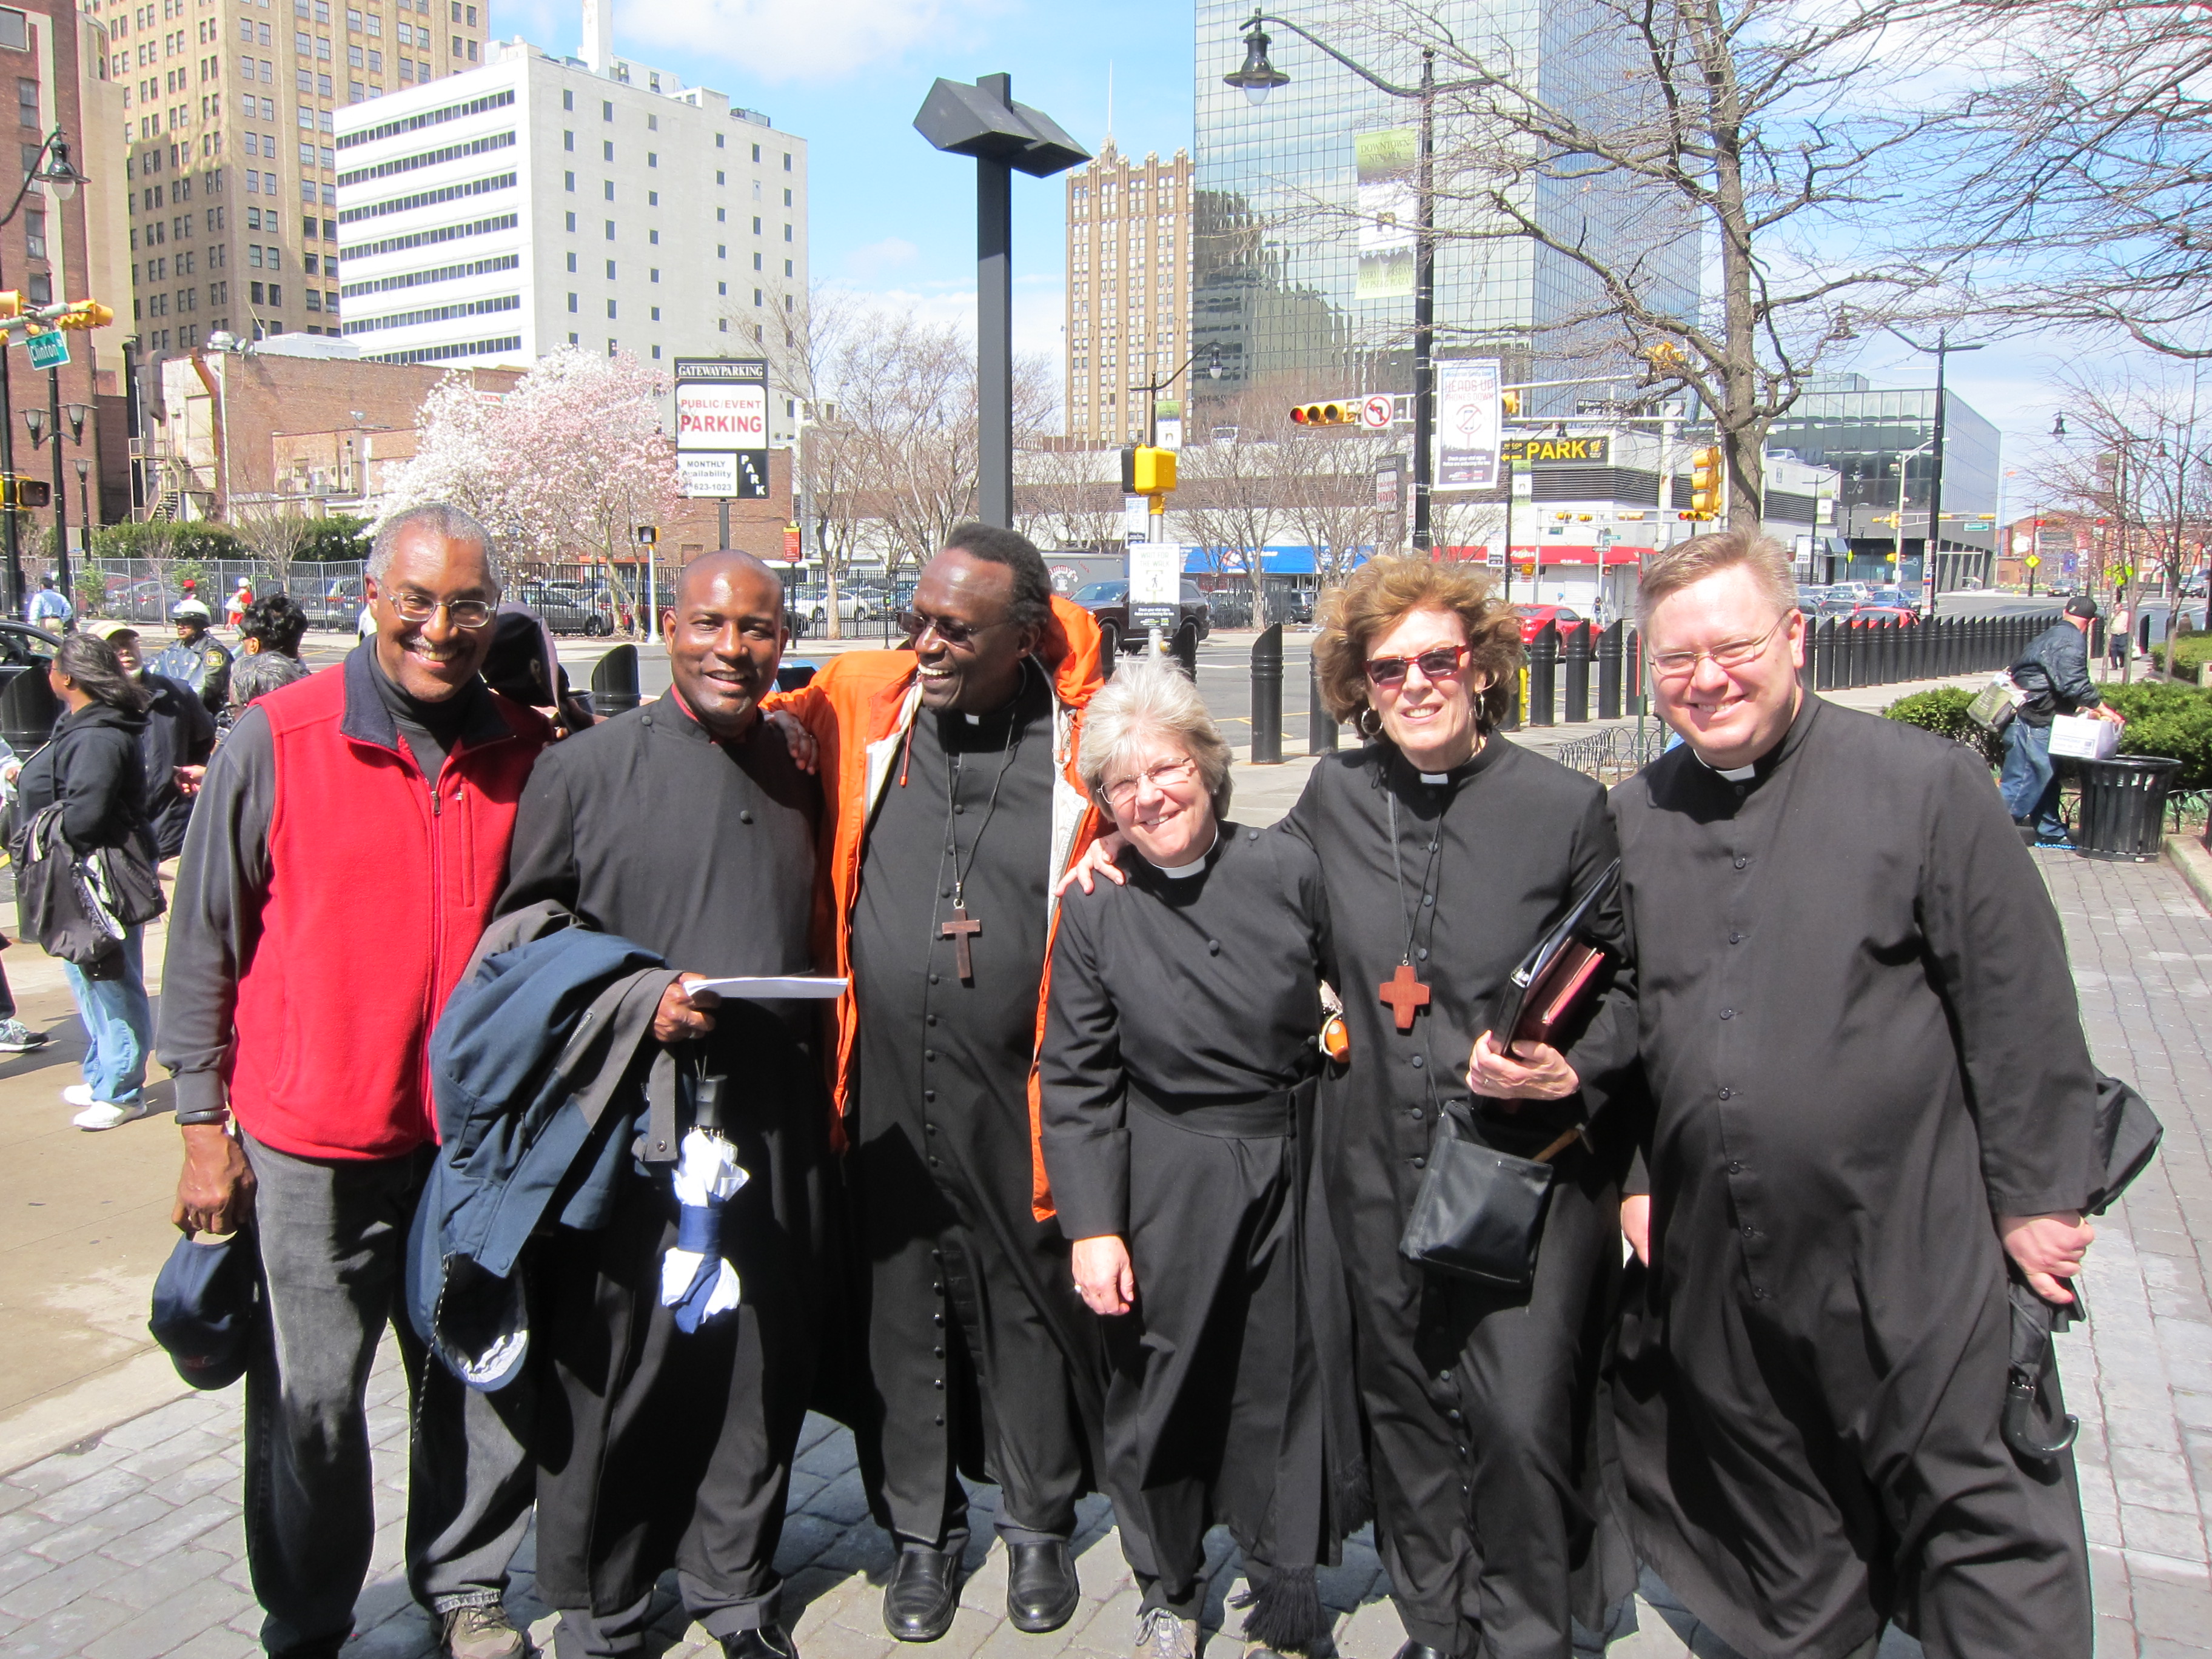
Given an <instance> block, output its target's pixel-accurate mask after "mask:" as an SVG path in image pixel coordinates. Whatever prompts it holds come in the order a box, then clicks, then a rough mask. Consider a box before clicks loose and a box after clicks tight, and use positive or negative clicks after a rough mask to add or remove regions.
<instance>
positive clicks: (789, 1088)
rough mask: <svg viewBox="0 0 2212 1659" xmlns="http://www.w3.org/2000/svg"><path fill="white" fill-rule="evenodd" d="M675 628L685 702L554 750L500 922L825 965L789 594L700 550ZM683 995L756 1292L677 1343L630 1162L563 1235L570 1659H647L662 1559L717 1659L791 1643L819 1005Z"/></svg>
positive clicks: (668, 616)
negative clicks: (766, 702)
mask: <svg viewBox="0 0 2212 1659" xmlns="http://www.w3.org/2000/svg"><path fill="white" fill-rule="evenodd" d="M661 621H662V624H663V631H664V633H665V636H666V638H667V640H668V651H669V666H670V670H671V675H672V677H673V679H674V686H673V689H672V690H671V692H670V694H669V696H666V697H664V698H662V699H660V700H659V702H652V703H648V704H647V705H645V706H644V707H642V708H637V709H635V710H633V711H631V712H630V713H629V714H623V715H619V716H617V718H615V719H613V720H607V721H605V722H603V723H602V724H600V725H599V726H593V727H592V728H591V730H589V731H587V732H580V733H579V734H578V735H576V736H574V737H572V738H568V740H567V741H565V742H563V743H561V744H556V745H555V746H554V747H553V748H552V749H550V750H547V751H546V753H545V755H544V757H542V759H541V760H540V762H539V765H538V769H537V770H536V771H534V772H533V773H532V775H531V779H530V783H529V785H528V787H527V788H526V790H525V792H524V794H523V798H522V804H521V807H520V813H519V815H518V817H517V818H516V820H515V831H514V846H513V855H512V863H511V866H510V874H509V878H508V883H507V890H506V892H505V893H504V894H503V895H502V896H501V900H500V908H501V912H502V913H505V912H507V911H511V910H513V909H517V908H520V907H522V906H524V905H527V904H530V903H532V902H535V901H537V900H540V899H553V900H557V901H558V902H561V903H562V904H563V905H565V906H566V907H567V908H569V909H571V910H573V911H574V912H575V913H576V915H578V916H579V917H580V919H581V920H582V921H583V922H584V924H585V925H586V926H588V927H593V928H596V929H598V930H599V931H602V932H605V933H616V934H619V935H621V936H622V937H623V938H624V939H630V940H632V941H634V942H635V943H636V944H639V945H644V946H646V947H647V949H649V950H652V951H658V952H659V954H660V955H661V956H662V957H664V958H665V960H666V961H667V962H668V963H670V964H671V966H675V967H680V968H683V969H687V970H690V975H692V976H693V977H696V975H702V974H703V975H709V976H714V977H721V976H726V975H783V974H804V973H809V972H811V971H812V970H813V969H814V966H815V963H814V955H813V951H812V949H811V944H810V939H809V924H810V920H811V915H812V889H813V879H814V836H815V834H816V831H817V828H818V825H819V823H820V819H821V796H820V789H819V786H818V785H817V783H816V782H815V781H814V780H813V779H812V778H811V777H808V776H806V775H804V774H803V773H801V772H800V771H799V769H797V768H796V767H795V766H794V765H793V763H792V760H791V758H790V756H789V754H788V753H787V750H786V749H785V746H784V743H783V740H782V738H781V736H780V735H778V734H777V733H776V732H774V731H773V730H771V729H769V728H768V727H766V726H763V723H762V722H761V720H759V718H758V703H759V700H760V698H761V696H762V695H763V693H765V692H767V691H768V690H770V689H771V688H772V687H773V685H774V684H775V669H776V664H777V661H778V659H780V658H781V654H782V649H783V638H784V635H783V594H782V584H781V582H779V581H778V580H776V577H775V574H774V573H773V572H771V571H770V570H769V568H768V567H767V566H766V565H764V564H763V563H761V562H760V561H758V560H757V559H755V558H754V557H752V556H750V554H744V553H731V552H722V553H711V554H708V555H707V556H704V557H702V558H700V559H697V560H695V561H694V562H692V563H691V564H690V565H689V566H687V567H686V568H685V569H684V574H683V575H682V576H681V577H680V578H679V579H678V584H677V589H676V592H675V595H674V598H673V601H672V603H671V605H670V606H669V608H668V609H667V610H666V611H664V612H663V613H662V617H661ZM687 982H688V981H679V982H678V984H677V985H674V986H671V987H670V990H669V994H668V995H667V996H666V997H665V998H664V999H663V1001H662V1004H661V1008H660V1011H659V1018H658V1019H657V1020H656V1022H655V1024H654V1033H655V1035H656V1036H659V1038H660V1039H661V1041H663V1042H669V1043H682V1044H684V1048H681V1049H679V1054H682V1055H683V1056H684V1063H685V1064H687V1065H690V1064H693V1063H696V1064H697V1065H698V1066H699V1068H700V1070H699V1073H698V1074H699V1075H702V1076H721V1077H723V1078H725V1079H727V1081H726V1085H725V1087H724V1089H723V1091H722V1101H723V1109H722V1116H723V1119H724V1121H725V1125H726V1129H725V1133H727V1134H728V1135H729V1136H730V1138H731V1139H732V1140H733V1141H734V1142H735V1144H736V1147H737V1152H738V1163H739V1164H741V1165H742V1166H743V1167H744V1170H746V1171H747V1172H748V1174H749V1175H750V1181H749V1182H747V1183H746V1185H745V1186H744V1187H743V1188H741V1189H740V1190H739V1191H738V1193H737V1194H736V1195H735V1196H734V1197H733V1198H732V1199H731V1200H730V1202H729V1207H728V1210H727V1212H726V1217H725V1219H724V1222H723V1233H722V1255H723V1256H724V1258H725V1259H726V1260H727V1261H729V1262H730V1263H731V1264H732V1266H734V1267H736V1268H737V1270H738V1275H739V1278H740V1279H741V1282H742V1287H743V1300H742V1302H741V1303H740V1304H739V1306H738V1308H737V1309H736V1310H734V1311H732V1312H730V1313H726V1314H724V1315H722V1316H719V1317H716V1318H713V1319H711V1320H709V1321H708V1322H706V1323H705V1324H703V1325H702V1326H701V1327H700V1328H698V1329H697V1330H696V1331H693V1332H688V1333H687V1332H684V1331H682V1330H679V1329H678V1327H677V1324H676V1320H675V1310H673V1309H671V1308H667V1307H664V1306H662V1305H661V1302H660V1294H659V1292H660V1278H661V1258H662V1256H663V1255H664V1254H665V1252H666V1250H667V1249H669V1247H670V1246H671V1245H672V1244H674V1243H676V1240H677V1220H678V1216H677V1211H678V1206H677V1201H676V1198H675V1195H674V1193H673V1190H672V1188H671V1183H670V1180H669V1176H668V1175H667V1174H666V1173H665V1171H662V1172H657V1173H652V1174H647V1173H645V1172H644V1166H641V1165H639V1166H633V1173H632V1174H631V1175H630V1176H629V1178H628V1179H627V1180H626V1181H625V1182H624V1184H623V1188H622V1191H621V1194H620V1197H619V1199H618V1200H617V1206H616V1210H615V1213H614V1215H613V1216H612V1218H611V1220H610V1221H609V1223H608V1225H607V1226H606V1228H605V1231H600V1232H580V1231H579V1232H562V1231H556V1233H555V1234H553V1235H552V1236H551V1237H550V1239H549V1240H548V1241H547V1244H546V1248H545V1250H544V1255H542V1256H541V1257H540V1258H539V1259H538V1264H537V1267H536V1270H535V1274H534V1277H535V1279H536V1291H535V1294H536V1299H537V1304H538V1322H537V1338H538V1346H539V1351H540V1352H541V1353H542V1355H543V1356H544V1358H546V1359H548V1360H550V1366H549V1370H550V1376H549V1377H546V1378H545V1379H544V1381H543V1383H542V1384H541V1386H542V1388H543V1391H544V1396H545V1398H544V1405H543V1407H542V1408H541V1412H540V1420H539V1423H538V1460H539V1474H538V1594H539V1595H542V1596H544V1599H545V1600H546V1601H548V1602H549V1603H550V1604H551V1605H552V1606H554V1607H557V1608H559V1609H560V1611H561V1629H560V1635H559V1646H558V1651H559V1652H560V1654H561V1655H562V1659H568V1656H583V1655H600V1654H621V1653H632V1652H637V1651H640V1650H641V1649H642V1646H643V1644H644V1641H645V1638H646V1635H647V1630H646V1620H647V1614H648V1613H649V1611H650V1603H651V1601H652V1596H653V1583H654V1581H655V1580H656V1579H657V1578H658V1577H659V1576H660V1574H661V1573H662V1572H664V1571H666V1570H667V1569H668V1568H669V1567H670V1566H671V1565H673V1566H675V1567H676V1569H677V1570H678V1581H679V1583H680V1585H681V1587H682V1590H683V1594H684V1605H685V1607H686V1608H687V1609H688V1610H689V1611H690V1613H691V1615H692V1616H693V1617H694V1618H695V1619H696V1620H699V1622H700V1623H702V1625H704V1626H706V1627H707V1630H708V1633H709V1634H711V1635H713V1636H714V1637H715V1638H718V1639H719V1640H720V1643H721V1644H722V1651H723V1652H724V1653H725V1654H726V1655H731V1656H739V1659H793V1651H794V1650H793V1645H792V1642H791V1638H790V1637H789V1635H788V1634H787V1632H786V1631H785V1629H784V1627H783V1625H782V1622H781V1616H780V1612H779V1609H778V1606H777V1590H778V1584H779V1581H778V1579H777V1577H776V1574H775V1568H774V1565H773V1561H774V1558H775V1548H776V1541H777V1540H778V1538H779V1537H780V1536H781V1531H782V1525H783V1510H784V1499H785V1495H786V1492H787V1487H788V1486H789V1484H790V1473H791V1459H792V1456H793V1451H794V1449H795V1448H796V1445H797V1443H798V1438H799V1426H800V1424H801V1422H802V1421H803V1420H804V1418H805V1411H806V1406H807V1399H808V1392H809V1389H810V1386H811V1381H812V1375H813V1367H814V1357H815V1351H816V1346H817V1333H816V1330H815V1324H816V1322H817V1320H818V1319H820V1318H821V1317H823V1307H824V1297H825V1294H826V1291H827V1289H828V1285H827V1283H826V1281H827V1279H828V1274H827V1273H825V1272H824V1269H823V1262H824V1241H823V1237H822V1235H823V1228H824V1225H825V1221H826V1213H827V1212H826V1200H827V1199H828V1197H829V1194H828V1192H827V1191H826V1188H827V1186H828V1183H829V1181H830V1180H831V1178H832V1176H831V1169H830V1164H829V1101H828V1098H827V1095H826V1091H825V1090H824V1087H823V1079H822V1071H821V1059H820V1029H819V1028H820V1024H821V1021H820V1018H819V1013H818V1011H819V1009H820V1006H821V1005H820V1004H818V1003H813V1002H799V1003H785V1004H765V1003H752V1002H743V1001H730V1002H724V1003H720V1005H719V1006H717V1005H716V1004H715V1003H714V1000H713V999H712V996H711V994H707V993H702V994H700V995H699V996H698V997H697V998H696V1000H695V999H693V998H692V997H691V996H690V994H688V993H687V991H686V989H685V985H686V983H687ZM681 1127H682V1126H679V1129H680V1128H681Z"/></svg>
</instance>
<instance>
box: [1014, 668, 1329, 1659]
mask: <svg viewBox="0 0 2212 1659" xmlns="http://www.w3.org/2000/svg"><path fill="white" fill-rule="evenodd" d="M1077 769H1078V771H1079V773H1080V775H1081V776H1082V779H1083V781H1084V783H1085V785H1086V786H1087V787H1089V789H1090V791H1091V795H1092V797H1093V798H1094V799H1096V800H1097V803H1098V805H1100V807H1101V808H1102V809H1103V811H1106V812H1108V813H1109V814H1111V815H1112V817H1113V819H1114V822H1115V825H1116V827H1117V828H1118V829H1119V830H1120V832H1121V836H1123V837H1124V838H1125V840H1126V842H1127V846H1126V847H1125V848H1123V849H1122V851H1121V854H1120V855H1119V860H1118V862H1119V866H1120V872H1121V874H1122V875H1123V876H1124V877H1125V878H1126V880H1125V881H1124V882H1123V883H1122V884H1111V883H1100V884H1097V890H1096V891H1094V892H1091V893H1088V894H1084V893H1078V892H1073V891H1071V892H1069V893H1068V894H1067V896H1066V899H1065V900H1064V901H1063V908H1062V909H1061V912H1060V926H1059V935H1058V939H1057V942H1056V944H1055V946H1054V957H1053V977H1052V996H1051V1003H1050V1007H1049V1011H1048V1018H1047V1023H1046V1028H1045V1042H1044V1048H1043V1051H1042V1058H1041V1066H1042V1097H1043V1103H1042V1147H1043V1153H1044V1163H1045V1170H1046V1174H1047V1175H1048V1177H1049V1178H1050V1181H1051V1185H1052V1193H1053V1200H1054V1204H1055V1206H1057V1208H1058V1211H1059V1216H1060V1228H1061V1231H1063V1232H1064V1233H1065V1234H1066V1237H1068V1238H1069V1239H1071V1240H1073V1244H1074V1249H1073V1265H1074V1273H1075V1283H1076V1288H1077V1290H1078V1291H1080V1292H1081V1293H1082V1296H1083V1299H1084V1301H1085V1303H1086V1304H1089V1306H1090V1307H1091V1310H1092V1311H1093V1312H1095V1313H1097V1314H1098V1315H1100V1316H1103V1320H1104V1327H1105V1334H1106V1340H1107V1346H1108V1352H1109V1358H1110V1360H1111V1363H1112V1366H1113V1375H1112V1381H1111V1384H1110V1387H1109V1393H1108V1395H1107V1403H1106V1433H1105V1450H1106V1470H1105V1485H1106V1487H1107V1490H1108V1492H1109V1493H1110V1494H1111V1495H1112V1497H1113V1499H1114V1508H1115V1516H1116V1517H1117V1518H1118V1520H1119V1522H1120V1524H1121V1547H1122V1549H1123V1551H1124V1553H1126V1554H1127V1557H1128V1560H1129V1565H1130V1567H1131V1568H1132V1570H1133V1571H1134V1572H1135V1574H1136V1576H1137V1579H1138V1583H1139V1587H1140V1588H1141V1589H1142V1590H1143V1593H1144V1601H1143V1606H1142V1607H1141V1608H1140V1610H1139V1615H1138V1632H1137V1652H1138V1654H1139V1656H1140V1659H1190V1656H1191V1654H1192V1653H1193V1651H1194V1647H1195V1636H1196V1620H1197V1616H1198V1613H1199V1612H1200V1608H1201V1607H1202V1606H1203V1604H1204V1601H1205V1598H1206V1571H1205V1568H1206V1528H1208V1527H1209V1526H1212V1525H1213V1524H1215V1523H1217V1522H1219V1523H1223V1524H1225V1525H1226V1526H1227V1527H1228V1528H1230V1530H1231V1533H1232V1534H1234V1536H1235V1537H1236V1540H1237V1546H1238V1547H1239V1548H1240V1550H1241V1551H1242V1552H1243V1559H1244V1569H1245V1577H1246V1581H1247V1583H1248V1585H1249V1589H1250V1592H1251V1594H1250V1599H1249V1602H1248V1603H1247V1605H1249V1608H1250V1611H1249V1613H1248V1615H1247V1617H1246V1619H1245V1621H1244V1638H1245V1642H1246V1644H1247V1651H1248V1653H1249V1652H1251V1651H1254V1650H1282V1651H1286V1652H1297V1653H1311V1652H1312V1651H1314V1650H1315V1648H1316V1644H1321V1643H1322V1641H1323V1640H1324V1639H1325V1638H1326V1636H1327V1634H1328V1620H1327V1618H1326V1615H1325V1614H1324V1613H1323V1612H1322V1607H1321V1602H1320V1598H1319V1595H1318V1594H1317V1593H1316V1588H1315V1582H1314V1568H1315V1566H1316V1564H1317V1563H1322V1564H1325V1563H1328V1562H1331V1561H1334V1559H1336V1549H1337V1545H1338V1542H1339V1541H1340V1539H1341V1538H1342V1536H1343V1535H1344V1534H1346V1532H1348V1531H1349V1530H1350V1529H1351V1528H1352V1527H1354V1526H1357V1525H1358V1522H1359V1521H1360V1519H1361V1518H1362V1517H1361V1516H1360V1515H1359V1514H1358V1513H1357V1512H1356V1511H1357V1510H1358V1507H1359V1505H1360V1504H1361V1502H1362V1498H1361V1492H1362V1487H1363V1483H1362V1481H1361V1480H1360V1479H1359V1478H1358V1474H1356V1472H1355V1470H1356V1464H1357V1459H1358V1440H1357V1435H1358V1428H1357V1419H1356V1415H1355V1413H1356V1406H1355V1405H1354V1404H1353V1401H1352V1395H1351V1388H1350V1375H1349V1370H1348V1368H1347V1367H1346V1366H1345V1365H1344V1364H1342V1357H1343V1355H1344V1354H1345V1353H1346V1352H1348V1349H1349V1344H1350V1315H1349V1310H1348V1309H1347V1308H1346V1304H1345V1302H1344V1291H1343V1281H1342V1274H1341V1272H1340V1268H1339V1267H1338V1264H1337V1261H1336V1258H1335V1253H1334V1245H1333V1243H1331V1242H1330V1238H1329V1233H1328V1224H1327V1220H1326V1218H1325V1217H1324V1216H1323V1214H1322V1206H1321V1205H1320V1203H1319V1202H1318V1200H1315V1201H1313V1202H1309V1201H1308V1196H1307V1194H1308V1188H1309V1186H1310V1181H1311V1176H1312V1170H1311V1164H1310V1158H1309V1157H1308V1151H1307V1149H1308V1148H1309V1147H1310V1146H1311V1144H1312V1123H1313V1101H1314V1081H1313V1080H1314V1077H1315V1074H1316V1072H1317V1070H1318V1068H1319V1065H1320V1055H1319V1053H1318V1052H1317V1050H1316V1041H1315V1039H1316V1032H1317V1031H1318V1030H1319V1029H1320V1027H1321V1024H1322V1002H1321V987H1320V967H1319V964H1320V962H1321V958H1322V942H1323V936H1324V934H1325V933H1326V931H1327V927H1328V918H1327V913H1326V910H1325V908H1324V907H1323V902H1322V889H1321V875H1320V866H1319V863H1318V860H1316V858H1315V856H1314V854H1313V853H1312V851H1311V849H1310V848H1307V847H1306V846H1304V844H1303V843H1301V842H1297V841H1296V840H1294V839H1292V838H1291V837H1290V836H1284V835H1280V834H1278V833H1275V832H1273V831H1265V832H1263V831H1261V830H1257V829H1243V828H1240V827H1239V826H1237V824H1234V823H1228V822H1226V821H1225V819H1224V817H1223V816H1222V815H1223V813H1224V812H1225V811H1226V809H1227V807H1228V804H1229V750H1228V745H1227V744H1225V743H1223V741H1222V740H1221V735H1220V733H1219V732H1218V731H1216V730H1215V729H1214V725H1213V722H1212V719H1211V718H1210V717H1209V716H1208V715H1207V714H1206V706H1205V704H1204V703H1203V702H1200V699H1199V696H1198V692H1197V690H1196V688H1195V687H1194V686H1193V685H1192V684H1191V683H1190V681H1189V680H1188V679H1187V678H1184V676H1183V674H1182V671H1180V670H1179V669H1177V668H1176V666H1174V665H1172V664H1171V663H1169V662H1166V661H1164V660H1158V659H1152V660H1142V661H1133V662H1128V663H1125V664H1124V665H1122V667H1121V670H1120V671H1119V672H1118V673H1116V674H1115V678H1114V679H1113V680H1112V681H1111V682H1110V683H1109V684H1108V685H1107V686H1106V688H1105V689H1104V690H1102V691H1100V692H1099V693H1098V694H1097V696H1094V697H1093V698H1092V699H1091V705H1090V708H1088V710H1087V711H1086V712H1085V719H1084V727H1083V741H1082V748H1081V750H1080V753H1079V756H1078V759H1077ZM1322 1356H1329V1357H1330V1358H1331V1362H1332V1364H1329V1365H1325V1364H1323V1363H1322ZM1332 1365H1333V1368H1334V1370H1333V1374H1332ZM1332 1408H1334V1409H1332Z"/></svg>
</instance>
